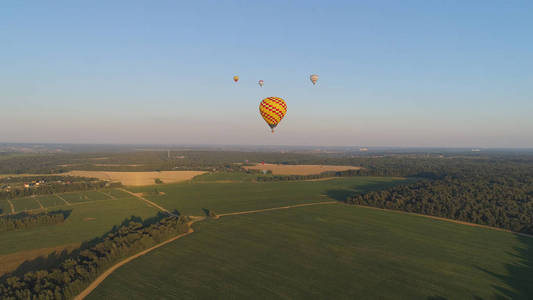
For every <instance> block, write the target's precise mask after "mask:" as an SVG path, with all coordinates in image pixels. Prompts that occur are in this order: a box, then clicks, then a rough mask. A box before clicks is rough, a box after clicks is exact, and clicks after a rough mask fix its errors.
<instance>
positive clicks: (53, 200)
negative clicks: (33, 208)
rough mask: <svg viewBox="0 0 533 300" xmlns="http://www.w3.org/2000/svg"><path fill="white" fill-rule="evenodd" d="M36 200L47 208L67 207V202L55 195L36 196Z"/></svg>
mask: <svg viewBox="0 0 533 300" xmlns="http://www.w3.org/2000/svg"><path fill="white" fill-rule="evenodd" d="M34 200H35V201H39V202H40V203H41V204H42V205H43V206H44V207H45V208H47V207H55V206H63V205H65V202H64V201H63V200H61V199H59V198H58V197H57V196H55V195H42V196H35V198H34Z"/></svg>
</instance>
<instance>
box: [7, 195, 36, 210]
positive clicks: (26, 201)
mask: <svg viewBox="0 0 533 300" xmlns="http://www.w3.org/2000/svg"><path fill="white" fill-rule="evenodd" d="M10 201H11V203H13V205H14V206H15V212H21V211H25V210H33V209H39V208H40V206H39V203H38V202H37V201H36V200H35V199H34V198H33V197H25V198H16V199H11V200H10Z"/></svg>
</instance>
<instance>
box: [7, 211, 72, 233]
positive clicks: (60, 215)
mask: <svg viewBox="0 0 533 300" xmlns="http://www.w3.org/2000/svg"><path fill="white" fill-rule="evenodd" d="M70 212H71V211H64V210H57V211H51V212H42V213H37V214H32V213H26V212H21V213H18V214H14V215H5V216H1V217H0V232H2V231H11V230H18V229H28V228H32V227H36V226H42V225H52V224H59V223H63V222H64V221H65V219H66V218H67V217H68V216H69V215H70Z"/></svg>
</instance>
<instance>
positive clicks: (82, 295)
mask: <svg viewBox="0 0 533 300" xmlns="http://www.w3.org/2000/svg"><path fill="white" fill-rule="evenodd" d="M121 190H123V191H125V192H127V193H129V194H131V195H133V196H135V197H137V198H140V199H141V200H144V201H147V202H149V203H152V204H153V206H155V207H157V208H159V209H161V210H162V211H165V212H167V213H169V214H171V213H170V212H169V211H168V210H166V209H165V208H163V207H161V206H159V205H157V204H155V203H153V202H152V201H150V200H147V199H145V198H143V197H141V196H139V195H137V194H134V193H132V192H130V191H128V190H125V189H121ZM335 203H339V202H338V201H325V202H314V203H305V204H296V205H288V206H282V207H273V208H264V209H256V210H248V211H240V212H234V213H226V214H219V215H217V217H227V216H236V215H245V214H254V213H260V212H265V211H272V210H281V209H290V208H295V207H302V206H311V205H323V204H335ZM189 218H192V219H193V220H192V221H190V222H188V223H187V225H188V226H189V230H188V231H187V232H185V233H182V234H179V235H177V236H175V237H173V238H170V239H169V240H166V241H164V242H162V243H159V244H157V245H155V246H153V247H151V248H148V249H146V250H143V251H141V252H139V253H137V254H135V255H132V256H130V257H128V258H126V259H124V260H122V261H120V262H119V263H117V264H115V265H113V266H112V267H111V268H109V269H107V270H106V271H105V272H104V273H102V274H101V275H100V276H98V277H97V278H96V279H95V280H94V281H93V282H92V283H91V284H90V285H89V286H88V287H87V288H86V289H85V290H83V291H82V292H81V293H80V294H79V295H78V296H76V297H75V298H74V300H83V299H84V298H85V297H87V296H88V295H89V294H90V293H91V292H92V291H93V290H94V289H96V288H97V287H98V286H99V285H100V284H101V283H102V282H103V281H104V280H105V279H106V278H107V277H108V276H109V275H111V273H113V272H114V271H116V270H117V269H118V268H120V267H122V266H123V265H125V264H127V263H129V262H130V261H132V260H134V259H136V258H138V257H140V256H143V255H145V254H147V253H149V252H151V251H153V250H155V249H157V248H159V247H162V246H164V245H166V244H168V243H171V242H173V241H175V240H177V239H180V238H182V237H184V236H187V235H189V234H191V233H193V232H194V229H193V228H192V224H194V223H196V222H198V221H202V220H205V219H206V217H197V216H190V217H189Z"/></svg>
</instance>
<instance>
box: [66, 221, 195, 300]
mask: <svg viewBox="0 0 533 300" xmlns="http://www.w3.org/2000/svg"><path fill="white" fill-rule="evenodd" d="M202 220H205V217H200V218H195V220H192V221H189V222H187V225H188V226H189V229H188V230H187V232H184V233H180V234H178V235H176V236H174V237H172V238H170V239H168V240H166V241H164V242H161V243H159V244H157V245H155V246H152V247H150V248H148V249H146V250H143V251H141V252H139V253H137V254H134V255H132V256H130V257H128V258H126V259H124V260H122V261H120V262H119V263H117V264H115V265H113V266H112V267H110V268H109V269H107V270H106V271H105V272H104V273H102V274H101V275H99V276H98V277H96V279H95V280H94V281H93V282H92V283H91V284H90V285H89V286H88V287H86V288H85V289H84V290H83V291H82V292H81V293H79V294H78V295H77V296H76V297H75V298H74V300H82V299H84V298H85V297H87V296H88V295H89V294H90V293H91V292H92V291H93V290H94V289H96V288H97V287H98V286H99V285H100V284H101V283H102V282H103V281H104V280H105V279H106V278H107V277H109V275H111V274H112V273H113V272H114V271H116V270H117V269H118V268H120V267H122V266H123V265H125V264H127V263H129V262H130V261H132V260H134V259H136V258H138V257H140V256H143V255H145V254H147V253H149V252H151V251H153V250H155V249H157V248H160V247H162V246H165V245H166V244H168V243H171V242H173V241H175V240H177V239H180V238H182V237H184V236H188V235H190V234H191V233H193V232H194V228H192V225H193V224H194V223H196V222H198V221H202Z"/></svg>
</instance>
